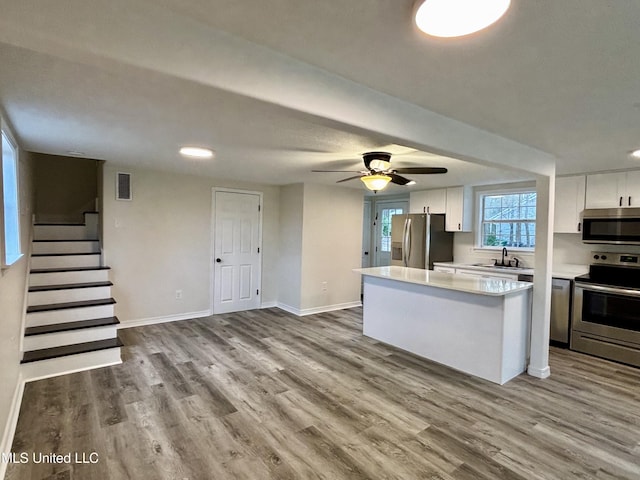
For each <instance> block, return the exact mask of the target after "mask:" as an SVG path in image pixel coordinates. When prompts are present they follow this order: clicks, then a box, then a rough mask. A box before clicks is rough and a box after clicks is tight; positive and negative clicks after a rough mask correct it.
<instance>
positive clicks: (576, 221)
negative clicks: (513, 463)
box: [553, 175, 585, 233]
mask: <svg viewBox="0 0 640 480" xmlns="http://www.w3.org/2000/svg"><path fill="white" fill-rule="evenodd" d="M584 195H585V177H584V175H579V176H576V177H558V178H556V202H555V213H554V226H553V231H554V232H555V233H579V232H580V231H581V230H582V228H581V227H582V225H581V224H580V213H581V212H582V210H584Z"/></svg>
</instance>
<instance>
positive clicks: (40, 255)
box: [31, 252, 100, 257]
mask: <svg viewBox="0 0 640 480" xmlns="http://www.w3.org/2000/svg"><path fill="white" fill-rule="evenodd" d="M76 255H100V252H80V253H32V254H31V256H32V257H70V256H76Z"/></svg>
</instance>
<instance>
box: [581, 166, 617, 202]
mask: <svg viewBox="0 0 640 480" xmlns="http://www.w3.org/2000/svg"><path fill="white" fill-rule="evenodd" d="M626 177H627V174H626V173H624V172H622V173H597V174H594V175H587V195H586V202H585V208H615V207H620V206H621V203H622V201H623V199H624V198H625V193H626V188H625V187H626Z"/></svg>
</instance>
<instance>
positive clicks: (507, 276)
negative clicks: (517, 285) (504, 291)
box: [456, 268, 518, 281]
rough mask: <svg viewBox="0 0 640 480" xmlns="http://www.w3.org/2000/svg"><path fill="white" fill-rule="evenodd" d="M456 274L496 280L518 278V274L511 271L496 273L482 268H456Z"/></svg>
mask: <svg viewBox="0 0 640 480" xmlns="http://www.w3.org/2000/svg"><path fill="white" fill-rule="evenodd" d="M456 274H458V275H464V276H466V277H476V278H487V279H492V278H495V279H496V280H514V281H516V280H518V275H517V274H515V275H514V274H509V273H494V272H485V271H482V270H464V269H460V268H456Z"/></svg>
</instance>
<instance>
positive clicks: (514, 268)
mask: <svg viewBox="0 0 640 480" xmlns="http://www.w3.org/2000/svg"><path fill="white" fill-rule="evenodd" d="M469 266H470V267H482V268H495V269H496V270H530V269H531V267H515V266H514V267H512V266H508V265H494V264H493V263H472V264H470V265H469Z"/></svg>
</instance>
